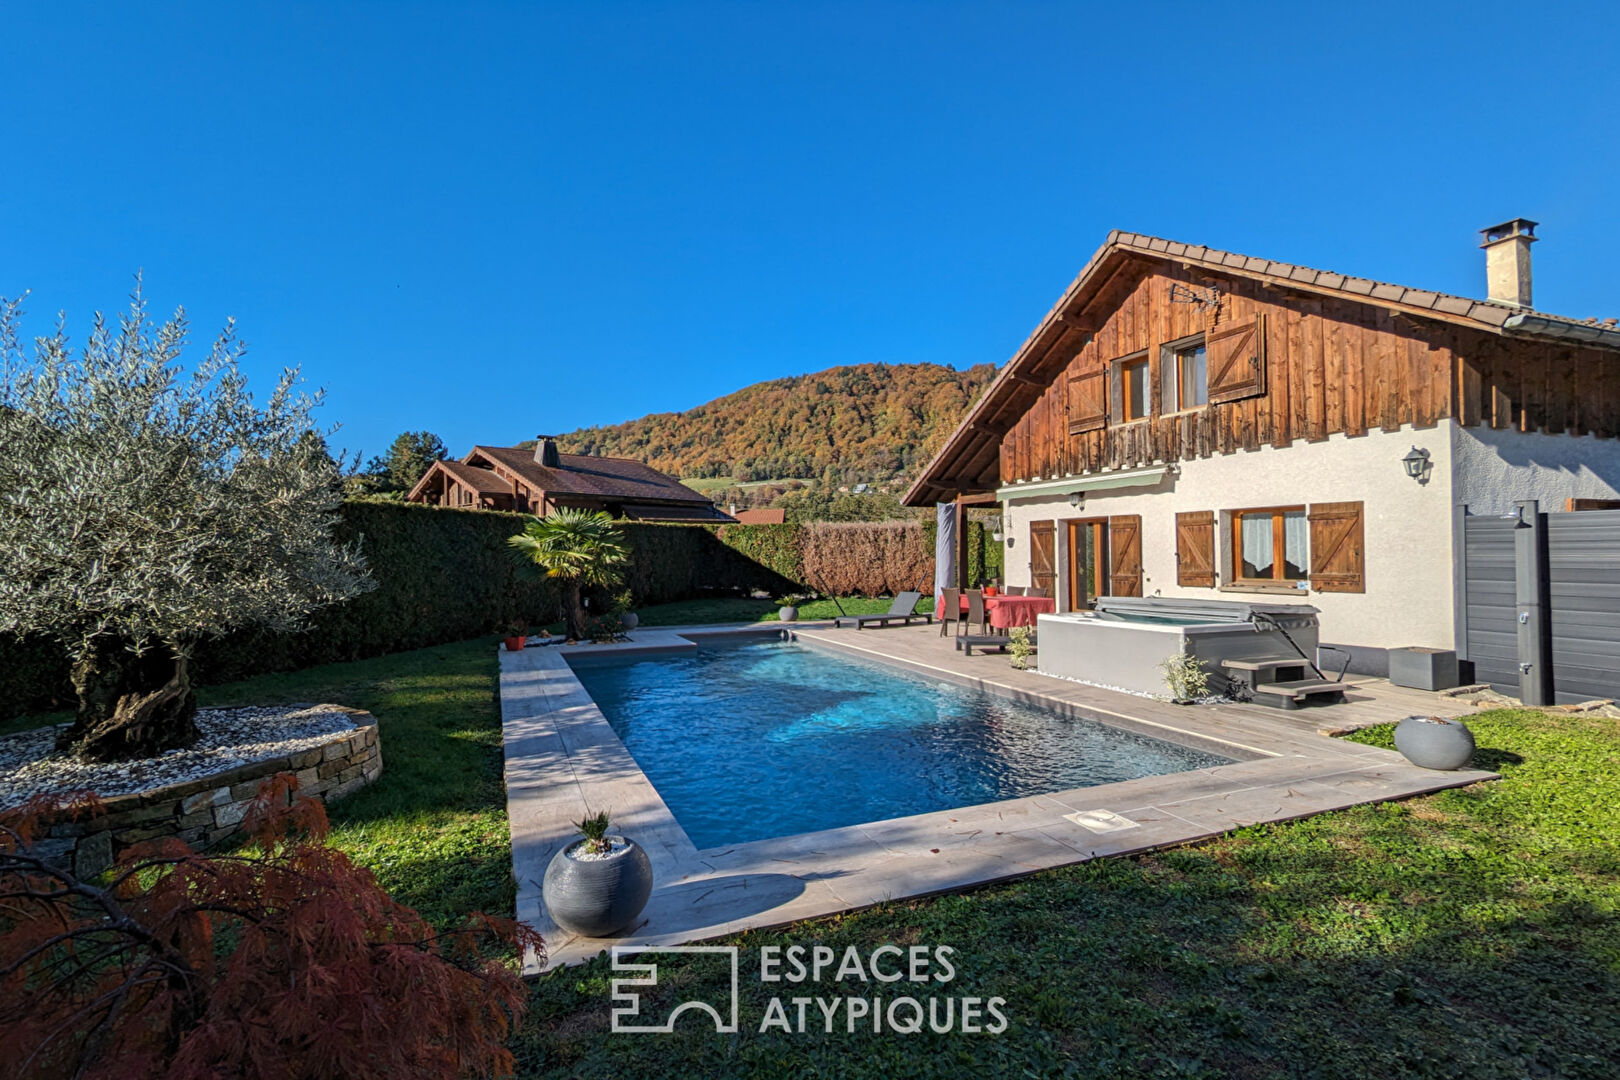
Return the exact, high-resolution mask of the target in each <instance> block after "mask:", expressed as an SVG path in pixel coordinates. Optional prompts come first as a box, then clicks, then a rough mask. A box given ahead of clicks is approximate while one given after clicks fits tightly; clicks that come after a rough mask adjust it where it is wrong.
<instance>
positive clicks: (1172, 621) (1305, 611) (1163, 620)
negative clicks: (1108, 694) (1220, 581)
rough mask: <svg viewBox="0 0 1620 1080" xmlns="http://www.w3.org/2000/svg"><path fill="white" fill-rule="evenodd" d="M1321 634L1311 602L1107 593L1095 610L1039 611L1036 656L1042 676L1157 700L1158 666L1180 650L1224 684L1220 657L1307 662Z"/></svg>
mask: <svg viewBox="0 0 1620 1080" xmlns="http://www.w3.org/2000/svg"><path fill="white" fill-rule="evenodd" d="M1318 632H1319V627H1318V622H1317V609H1316V608H1314V607H1312V606H1311V605H1309V604H1275V603H1273V604H1260V603H1247V602H1244V601H1232V600H1171V599H1166V598H1161V597H1156V596H1154V597H1129V596H1105V597H1099V598H1098V600H1097V609H1096V610H1095V611H1088V612H1062V613H1059V614H1056V615H1042V616H1041V617H1040V620H1039V630H1038V633H1039V640H1040V649H1039V652H1038V653H1037V654H1036V655H1037V657H1038V667H1039V670H1040V671H1041V672H1042V673H1043V674H1046V675H1056V676H1057V677H1059V678H1064V679H1076V680H1078V681H1080V682H1087V683H1093V684H1095V685H1097V686H1108V687H1114V688H1116V689H1120V690H1130V691H1133V692H1135V693H1140V694H1153V695H1156V696H1161V697H1162V696H1165V695H1166V694H1167V693H1168V690H1167V687H1166V686H1165V681H1164V669H1163V668H1162V667H1160V665H1161V664H1163V663H1164V662H1165V661H1166V660H1167V659H1169V658H1170V657H1172V656H1175V655H1176V654H1178V653H1182V652H1187V653H1191V654H1192V655H1194V656H1196V657H1198V658H1199V659H1200V660H1202V661H1203V662H1204V669H1205V670H1206V671H1207V672H1209V673H1210V675H1211V676H1212V678H1211V685H1212V688H1213V689H1222V688H1224V684H1225V677H1224V673H1223V668H1222V666H1221V665H1222V662H1223V661H1228V660H1231V661H1240V662H1244V663H1259V664H1265V663H1268V662H1288V663H1295V662H1297V663H1299V664H1301V665H1306V666H1308V662H1307V660H1306V659H1305V657H1309V658H1310V660H1312V661H1314V659H1315V657H1316V649H1317V637H1318ZM1290 638H1291V639H1292V642H1290V640H1289V639H1290ZM1296 646H1297V648H1296ZM1301 653H1303V654H1304V656H1303V657H1302V656H1301Z"/></svg>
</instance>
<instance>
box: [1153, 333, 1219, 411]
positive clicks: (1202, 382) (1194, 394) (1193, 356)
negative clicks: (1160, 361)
mask: <svg viewBox="0 0 1620 1080" xmlns="http://www.w3.org/2000/svg"><path fill="white" fill-rule="evenodd" d="M1165 353H1166V356H1165V361H1164V364H1165V369H1164V374H1165V380H1164V381H1165V395H1164V396H1165V401H1164V411H1165V412H1167V413H1172V412H1183V411H1186V410H1188V409H1201V408H1203V407H1204V406H1205V405H1208V404H1209V359H1208V356H1207V354H1206V353H1205V351H1204V339H1203V336H1202V335H1200V336H1199V337H1198V338H1196V339H1194V340H1192V341H1189V342H1185V343H1181V344H1177V345H1171V346H1169V347H1168V348H1167V349H1166V350H1165Z"/></svg>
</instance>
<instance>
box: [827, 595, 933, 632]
mask: <svg viewBox="0 0 1620 1080" xmlns="http://www.w3.org/2000/svg"><path fill="white" fill-rule="evenodd" d="M921 599H922V593H915V592H903V593H901V594H900V595H899V596H897V597H895V598H894V604H893V606H891V607H890V608H889V610H888V612H887V614H883V615H845V616H844V617H842V618H839V619H834V620H833V625H834V626H843V625H845V624H846V623H848V624H849V625H851V626H853V627H855V629H857V630H864V629H866V628H867V627H868V626H878V627H883V626H888V625H889V624H890V623H893V622H897V623H900V624H901V625H902V626H910V625H911V622H912V620H913V619H917V620H920V621H922V622H924V623H931V622H933V621H934V617H933V616H932V615H924V614H922V613H921V612H919V611H918V610H917V602H918V601H919V600H921Z"/></svg>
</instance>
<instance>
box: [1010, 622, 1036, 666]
mask: <svg viewBox="0 0 1620 1080" xmlns="http://www.w3.org/2000/svg"><path fill="white" fill-rule="evenodd" d="M1008 637H1009V638H1010V639H1011V643H1010V644H1009V645H1008V646H1007V652H1008V654H1009V655H1010V656H1011V657H1012V666H1013V667H1015V668H1017V669H1018V670H1019V671H1024V670H1026V669H1027V668H1028V667H1029V658H1030V657H1031V656H1034V655H1035V641H1034V638H1035V628H1034V627H1032V626H1015V627H1013V628H1012V632H1011V633H1010V634H1009V635H1008Z"/></svg>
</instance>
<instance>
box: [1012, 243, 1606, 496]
mask: <svg viewBox="0 0 1620 1080" xmlns="http://www.w3.org/2000/svg"><path fill="white" fill-rule="evenodd" d="M1209 297H1215V298H1216V302H1215V303H1214V304H1207V303H1200V302H1198V300H1197V299H1194V298H1209ZM1083 316H1091V317H1092V318H1093V319H1094V320H1095V327H1096V328H1095V330H1094V331H1088V330H1087V329H1085V327H1086V325H1087V322H1086V321H1085V319H1084V317H1083ZM1083 316H1082V317H1081V318H1079V319H1076V320H1074V321H1073V322H1071V323H1069V324H1068V329H1067V330H1066V331H1065V332H1064V333H1063V335H1062V337H1061V338H1060V339H1059V340H1058V341H1057V342H1055V343H1054V345H1053V348H1052V352H1053V353H1055V354H1057V355H1058V356H1059V357H1060V358H1064V357H1066V358H1067V359H1066V362H1064V363H1062V364H1061V366H1059V365H1057V364H1054V365H1052V367H1053V369H1054V370H1053V377H1052V379H1051V382H1050V385H1048V386H1047V387H1046V388H1045V389H1044V391H1043V392H1042V393H1041V394H1040V395H1039V397H1037V398H1036V399H1035V400H1034V401H1033V402H1032V403H1031V404H1030V405H1029V407H1028V408H1027V410H1026V411H1025V412H1024V413H1023V414H1022V415H1021V416H1019V417H1018V418H1017V419H1016V420H1015V421H1014V422H1013V423H1012V424H1011V426H1010V427H1009V428H1008V429H1007V431H1006V434H1005V436H1004V437H1003V438H1002V440H1001V442H1000V448H999V455H998V462H999V482H1000V483H1002V484H1009V483H1017V482H1020V481H1027V480H1036V479H1041V478H1047V477H1058V476H1066V475H1072V474H1078V473H1084V472H1093V471H1097V470H1103V469H1122V468H1131V467H1133V466H1142V465H1148V464H1152V463H1155V462H1173V461H1176V460H1178V459H1189V458H1195V457H1208V456H1209V455H1211V454H1227V453H1232V452H1233V451H1236V450H1240V449H1250V450H1252V449H1258V448H1259V447H1261V446H1263V445H1271V446H1278V447H1282V446H1288V445H1289V444H1290V443H1292V442H1294V441H1295V440H1300V439H1303V440H1306V441H1310V442H1319V441H1321V440H1324V439H1326V438H1327V437H1328V436H1329V435H1333V434H1345V435H1361V434H1365V433H1366V432H1367V431H1369V430H1373V429H1382V430H1385V431H1393V430H1396V429H1397V428H1400V427H1401V426H1403V425H1411V426H1412V427H1417V428H1429V427H1433V426H1434V425H1435V424H1437V423H1438V422H1440V421H1442V420H1446V419H1455V420H1457V421H1458V422H1460V423H1462V424H1465V425H1478V424H1486V425H1488V426H1491V427H1496V428H1511V429H1514V430H1517V431H1540V432H1546V433H1550V434H1571V435H1585V434H1588V433H1591V434H1596V435H1599V436H1603V437H1608V438H1613V437H1615V436H1617V435H1620V353H1617V352H1615V351H1612V350H1608V349H1603V348H1596V347H1586V348H1581V347H1575V346H1570V345H1559V344H1549V343H1547V342H1544V341H1534V340H1521V339H1510V338H1504V337H1503V336H1501V335H1500V334H1492V333H1488V332H1486V331H1483V330H1473V329H1470V328H1467V327H1463V326H1457V325H1453V324H1448V323H1440V322H1433V321H1429V320H1426V319H1422V318H1419V317H1414V316H1411V315H1408V314H1404V313H1397V312H1396V311H1394V310H1392V309H1391V308H1389V307H1382V306H1378V305H1377V304H1376V302H1368V301H1367V300H1355V299H1351V298H1348V297H1345V298H1337V297H1324V296H1322V295H1319V294H1314V293H1305V292H1299V291H1295V290H1291V289H1289V288H1288V287H1287V286H1279V285H1275V284H1271V283H1267V282H1258V281H1254V280H1250V279H1246V278H1240V277H1235V276H1226V277H1223V276H1220V275H1212V274H1210V273H1209V272H1208V271H1206V270H1203V269H1190V268H1186V267H1181V266H1176V265H1173V264H1166V263H1154V262H1149V261H1146V260H1131V261H1129V262H1127V263H1126V264H1124V265H1123V266H1121V267H1120V269H1119V270H1118V271H1117V272H1116V273H1115V275H1114V277H1113V279H1112V280H1111V281H1110V282H1109V283H1108V285H1107V286H1106V287H1105V288H1103V289H1102V290H1099V292H1098V293H1097V295H1096V297H1095V298H1094V299H1093V300H1092V302H1091V303H1090V304H1088V305H1087V307H1086V309H1085V312H1084V313H1083ZM1178 343H1188V344H1198V343H1201V344H1203V345H1204V346H1205V355H1206V363H1207V372H1208V376H1207V378H1208V403H1207V404H1205V405H1201V406H1198V407H1195V408H1191V409H1187V410H1181V409H1176V408H1174V405H1175V402H1174V399H1173V394H1174V380H1175V376H1174V374H1173V371H1172V369H1173V367H1174V359H1175V358H1174V352H1173V350H1172V348H1171V346H1173V345H1176V344H1178ZM1142 361H1145V362H1146V365H1147V370H1148V380H1147V381H1148V387H1149V394H1150V398H1149V401H1148V402H1147V408H1146V409H1145V410H1142V411H1145V412H1146V414H1147V415H1146V416H1145V417H1144V418H1142V419H1136V420H1131V419H1128V418H1127V415H1126V413H1125V408H1126V403H1125V401H1124V393H1123V390H1124V387H1123V385H1122V384H1123V381H1124V380H1123V378H1122V368H1123V365H1125V364H1127V363H1132V362H1142ZM1167 406H1169V407H1168V408H1167Z"/></svg>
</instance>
